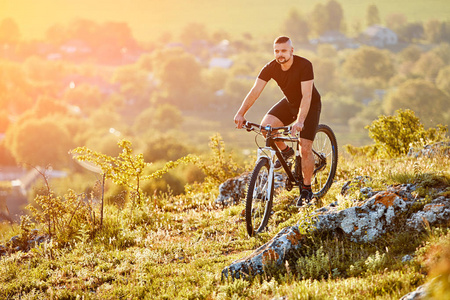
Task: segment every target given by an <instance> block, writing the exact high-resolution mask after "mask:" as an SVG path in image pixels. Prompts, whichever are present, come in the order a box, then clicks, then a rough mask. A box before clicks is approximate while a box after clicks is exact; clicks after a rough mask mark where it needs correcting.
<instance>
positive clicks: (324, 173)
mask: <svg viewBox="0 0 450 300" xmlns="http://www.w3.org/2000/svg"><path fill="white" fill-rule="evenodd" d="M313 153H314V174H313V178H312V190H313V193H314V197H316V198H321V197H323V196H324V195H325V194H326V193H327V192H328V190H329V189H330V187H331V185H332V184H333V180H334V176H335V175H336V168H337V163H338V147H337V141H336V136H335V135H334V133H333V130H331V128H330V127H329V126H327V125H324V124H320V125H319V128H318V129H317V133H316V137H315V138H314V142H313Z"/></svg>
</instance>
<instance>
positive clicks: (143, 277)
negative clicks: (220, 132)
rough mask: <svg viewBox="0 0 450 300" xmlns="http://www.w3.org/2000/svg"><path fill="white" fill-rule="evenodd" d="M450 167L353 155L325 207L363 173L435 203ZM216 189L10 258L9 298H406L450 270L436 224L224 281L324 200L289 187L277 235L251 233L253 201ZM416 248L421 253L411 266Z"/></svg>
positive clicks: (278, 210)
mask: <svg viewBox="0 0 450 300" xmlns="http://www.w3.org/2000/svg"><path fill="white" fill-rule="evenodd" d="M222 159H223V158H222ZM448 170H450V160H449V158H448V157H442V156H441V157H437V158H419V159H413V158H406V157H403V158H398V159H384V160H370V159H368V158H366V157H359V158H358V157H357V158H352V159H346V158H345V156H343V157H341V159H340V164H339V167H338V173H337V178H336V179H337V180H336V182H335V183H334V184H333V186H332V189H331V190H330V192H329V193H328V194H327V195H326V196H325V198H323V199H322V203H321V205H327V204H329V203H331V202H334V201H336V200H337V201H338V203H339V205H340V207H342V208H344V207H348V206H350V205H352V203H353V201H351V199H352V197H358V195H357V194H353V195H350V196H347V197H343V196H341V195H339V192H340V189H341V188H342V186H343V184H344V183H345V182H346V181H347V180H349V179H351V178H353V177H355V176H358V175H367V176H370V177H372V178H373V183H372V185H371V187H372V188H373V189H375V190H382V189H385V188H386V187H387V186H388V185H391V184H401V183H414V184H417V185H418V187H420V186H422V188H419V189H418V191H417V193H418V196H420V197H424V196H425V195H426V196H427V199H430V200H431V199H433V198H435V197H437V194H436V193H437V192H436V190H435V189H434V185H441V187H442V183H444V184H447V192H446V193H447V197H448V192H449V186H448V185H449V182H450V173H449V171H448ZM213 187H214V185H213ZM216 196H217V186H215V187H214V188H213V189H207V186H206V185H204V186H203V188H201V187H200V188H199V187H197V188H195V187H192V189H191V192H190V193H187V194H185V195H180V196H173V195H171V194H170V193H169V194H160V195H157V194H155V195H152V196H148V197H146V198H145V199H144V200H143V201H142V203H141V204H140V205H136V206H135V207H134V209H132V207H131V206H130V205H125V206H113V205H107V206H106V208H105V219H104V223H103V229H97V230H96V231H92V228H93V227H92V226H93V224H92V223H89V222H87V223H84V224H85V225H83V226H82V227H80V228H79V229H78V231H77V232H74V235H72V238H70V239H69V238H68V236H69V231H68V229H66V230H63V231H61V233H60V235H59V242H55V241H53V242H52V243H48V242H47V243H44V244H41V246H39V247H37V248H34V249H32V250H31V251H29V252H25V253H24V252H16V253H14V254H12V255H6V256H2V257H1V259H0V270H1V272H0V298H2V299H19V298H20V299H50V298H53V299H79V298H83V299H273V298H274V297H284V296H286V297H287V298H288V299H336V298H337V299H399V298H400V297H401V296H403V295H405V294H406V293H408V292H410V291H412V290H415V289H416V288H417V286H419V285H421V284H423V283H424V282H426V281H427V280H429V279H430V278H431V276H435V275H436V274H438V273H439V272H447V271H448V268H447V269H445V266H447V265H446V264H445V263H444V264H441V262H442V261H441V260H440V259H441V258H442V257H444V258H445V257H446V256H445V255H447V254H445V253H446V252H445V251H444V252H442V251H441V250H442V249H446V247H448V245H449V244H450V231H448V229H447V228H440V229H439V228H429V229H428V230H427V231H426V232H425V233H417V234H410V233H408V234H404V235H402V234H400V235H390V234H387V235H386V236H385V237H384V238H383V239H381V240H380V241H378V242H376V243H372V244H357V243H352V242H349V241H348V240H340V239H339V238H336V237H326V236H323V237H312V238H313V239H314V241H315V245H316V246H317V247H316V249H311V253H312V255H311V256H310V257H309V258H306V259H302V260H299V261H298V262H297V264H296V265H286V266H285V268H283V269H282V270H267V271H268V272H267V274H266V275H265V276H262V277H259V278H255V280H252V281H243V280H235V281H231V280H230V281H227V280H225V281H223V280H222V278H221V271H222V269H223V268H224V267H226V266H228V265H229V264H230V263H231V262H233V261H234V260H236V259H239V258H243V257H245V256H247V255H249V254H250V253H251V252H252V251H254V250H255V249H256V248H258V247H259V246H261V245H263V244H264V243H266V242H267V241H269V240H270V239H271V238H272V237H273V236H274V235H275V234H276V233H278V232H279V231H280V230H281V229H282V228H284V227H286V226H288V225H292V224H295V223H296V222H298V221H301V220H305V219H307V218H308V215H309V213H310V212H311V210H312V209H314V208H316V207H312V208H310V209H303V210H300V211H298V209H297V208H295V207H293V206H291V205H290V203H291V202H292V200H293V199H294V198H295V197H296V196H297V191H292V192H290V193H287V192H283V193H281V194H280V196H278V198H277V199H276V203H275V207H274V214H273V215H272V217H271V219H270V221H269V227H268V231H267V232H265V233H263V234H261V235H259V236H257V237H254V238H249V237H248V236H247V234H246V231H245V224H244V220H243V217H242V215H241V212H242V210H243V208H244V206H243V205H242V204H241V205H237V206H232V207H226V208H223V207H216V206H214V204H213V203H214V200H215V198H216ZM80 209H81V208H80ZM96 209H97V208H96ZM91 217H92V214H91ZM79 222H81V221H79ZM97 224H98V214H97ZM29 226H30V225H27V224H26V223H22V229H20V228H17V227H14V228H11V227H10V226H9V225H6V224H4V225H3V226H2V231H1V232H2V235H1V236H2V241H1V244H3V245H5V244H6V242H7V241H8V240H9V238H10V237H11V236H12V235H14V234H19V238H20V237H21V236H23V235H24V234H26V233H27V230H29V229H31V228H32V227H29ZM70 228H72V227H70ZM439 249H441V250H439ZM405 255H410V256H411V257H412V260H409V261H405V262H402V258H403V257H405ZM449 256H450V255H449ZM344 258H345V259H344ZM444 262H446V261H445V260H444ZM446 263H447V264H448V261H447V262H446ZM436 265H440V266H444V269H438V268H437V267H436ZM317 266H333V268H330V269H329V270H328V271H327V272H326V275H324V274H323V272H316V271H315V270H316V269H315V268H317ZM298 268H300V269H301V270H302V272H301V273H299V272H298V270H299V269H298ZM442 270H444V271H442ZM446 270H447V271H446ZM299 274H303V275H299ZM428 274H431V275H428ZM447 291H448V290H447Z"/></svg>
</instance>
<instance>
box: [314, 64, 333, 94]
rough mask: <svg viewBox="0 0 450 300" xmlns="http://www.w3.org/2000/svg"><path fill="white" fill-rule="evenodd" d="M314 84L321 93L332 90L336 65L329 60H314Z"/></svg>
mask: <svg viewBox="0 0 450 300" xmlns="http://www.w3.org/2000/svg"><path fill="white" fill-rule="evenodd" d="M314 78H315V79H314V84H315V85H316V86H317V88H318V89H319V90H320V91H321V92H322V93H326V92H329V91H332V90H334V87H335V84H336V65H335V63H334V62H333V61H332V60H331V59H326V58H322V59H315V60H314Z"/></svg>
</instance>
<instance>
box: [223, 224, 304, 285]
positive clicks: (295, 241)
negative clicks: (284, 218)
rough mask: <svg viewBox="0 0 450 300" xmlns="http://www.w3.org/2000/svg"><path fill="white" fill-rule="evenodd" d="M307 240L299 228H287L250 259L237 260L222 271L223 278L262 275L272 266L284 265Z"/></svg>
mask: <svg viewBox="0 0 450 300" xmlns="http://www.w3.org/2000/svg"><path fill="white" fill-rule="evenodd" d="M304 238H305V235H302V234H301V233H300V232H299V230H298V226H291V227H286V228H284V229H283V230H281V231H280V232H279V233H278V234H277V235H276V236H275V237H274V238H273V239H272V240H270V241H269V242H268V243H266V244H265V245H263V246H261V247H260V248H258V249H257V250H256V251H255V252H253V254H251V255H250V256H249V257H246V258H243V259H241V260H237V261H235V262H233V263H232V265H231V266H229V267H227V268H225V269H224V270H223V271H222V278H228V277H229V276H231V277H232V278H236V279H238V278H241V277H243V278H245V277H248V276H253V275H256V274H262V273H263V272H264V270H265V268H266V267H267V266H269V265H271V264H275V265H282V264H284V262H285V261H286V260H287V259H288V258H289V257H291V256H293V255H294V253H295V252H298V251H299V249H300V248H301V247H302V243H301V241H302V240H303V239H304Z"/></svg>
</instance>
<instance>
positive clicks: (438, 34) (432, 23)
mask: <svg viewBox="0 0 450 300" xmlns="http://www.w3.org/2000/svg"><path fill="white" fill-rule="evenodd" d="M447 27H448V26H446V23H444V22H441V21H439V20H429V21H428V22H426V23H425V25H424V34H425V39H426V40H427V41H429V42H430V43H440V42H444V41H446V38H447V35H448V34H447V31H449V32H450V28H448V29H447Z"/></svg>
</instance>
